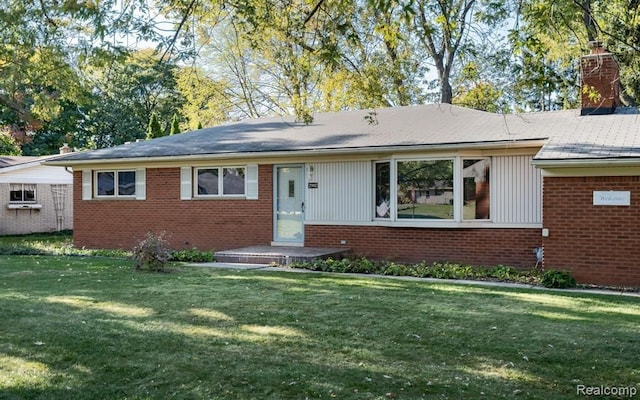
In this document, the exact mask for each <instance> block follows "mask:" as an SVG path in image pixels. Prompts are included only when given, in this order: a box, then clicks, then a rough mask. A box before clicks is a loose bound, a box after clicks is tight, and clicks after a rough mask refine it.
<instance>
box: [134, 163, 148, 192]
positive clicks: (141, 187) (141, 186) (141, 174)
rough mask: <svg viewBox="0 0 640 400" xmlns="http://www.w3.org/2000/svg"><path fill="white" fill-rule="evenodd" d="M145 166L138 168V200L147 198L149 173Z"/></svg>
mask: <svg viewBox="0 0 640 400" xmlns="http://www.w3.org/2000/svg"><path fill="white" fill-rule="evenodd" d="M146 171H147V170H146V169H144V168H137V169H136V200H146V199H147V188H146V179H147V173H146Z"/></svg>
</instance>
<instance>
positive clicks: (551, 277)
mask: <svg viewBox="0 0 640 400" xmlns="http://www.w3.org/2000/svg"><path fill="white" fill-rule="evenodd" d="M540 283H541V284H542V286H544V287H548V288H557V289H564V288H573V287H576V279H575V278H574V277H573V276H571V274H570V273H569V272H568V271H558V270H553V269H552V270H549V271H546V272H545V273H544V274H542V279H541V281H540Z"/></svg>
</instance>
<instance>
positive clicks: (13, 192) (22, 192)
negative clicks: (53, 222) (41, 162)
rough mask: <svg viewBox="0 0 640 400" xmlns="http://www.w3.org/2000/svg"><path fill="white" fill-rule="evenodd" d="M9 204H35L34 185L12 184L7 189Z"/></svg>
mask: <svg viewBox="0 0 640 400" xmlns="http://www.w3.org/2000/svg"><path fill="white" fill-rule="evenodd" d="M9 202H10V203H35V202H36V185H33V184H23V183H12V184H11V185H10V188H9Z"/></svg>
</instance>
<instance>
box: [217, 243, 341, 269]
mask: <svg viewBox="0 0 640 400" xmlns="http://www.w3.org/2000/svg"><path fill="white" fill-rule="evenodd" d="M348 253H349V249H348V248H344V247H336V248H326V247H293V246H249V247H243V248H239V249H230V250H222V251H217V252H216V253H215V260H216V262H220V263H239V264H277V265H289V264H291V263H292V262H304V261H311V260H314V259H317V258H321V259H326V258H329V257H332V258H342V257H344V256H345V255H346V254H348Z"/></svg>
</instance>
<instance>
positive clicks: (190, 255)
mask: <svg viewBox="0 0 640 400" xmlns="http://www.w3.org/2000/svg"><path fill="white" fill-rule="evenodd" d="M169 261H182V262H196V263H199V262H212V261H213V251H200V250H198V249H197V248H195V247H194V248H192V249H183V250H175V251H173V252H172V253H171V256H170V257H169Z"/></svg>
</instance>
